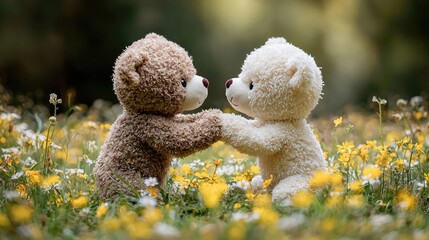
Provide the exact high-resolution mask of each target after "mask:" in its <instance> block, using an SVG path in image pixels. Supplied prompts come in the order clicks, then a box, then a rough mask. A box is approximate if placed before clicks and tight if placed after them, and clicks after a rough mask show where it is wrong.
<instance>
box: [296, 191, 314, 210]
mask: <svg viewBox="0 0 429 240" xmlns="http://www.w3.org/2000/svg"><path fill="white" fill-rule="evenodd" d="M314 199H315V197H314V195H313V194H312V193H310V192H307V191H299V192H297V193H296V195H295V196H293V197H292V203H293V205H294V206H296V207H299V208H307V207H309V206H310V205H311V204H312V203H313V202H314Z"/></svg>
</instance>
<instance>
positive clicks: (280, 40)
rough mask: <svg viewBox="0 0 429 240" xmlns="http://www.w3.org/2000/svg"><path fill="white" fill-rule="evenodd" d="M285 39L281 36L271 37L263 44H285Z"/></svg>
mask: <svg viewBox="0 0 429 240" xmlns="http://www.w3.org/2000/svg"><path fill="white" fill-rule="evenodd" d="M285 43H287V42H286V39H284V38H282V37H272V38H269V39H268V40H267V41H266V42H265V45H271V44H285Z"/></svg>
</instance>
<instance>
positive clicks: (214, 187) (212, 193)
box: [198, 183, 228, 208]
mask: <svg viewBox="0 0 429 240" xmlns="http://www.w3.org/2000/svg"><path fill="white" fill-rule="evenodd" d="M198 189H199V191H200V194H201V197H202V199H203V203H204V205H205V206H206V207H207V208H216V207H217V206H218V205H219V201H220V199H221V197H222V196H223V194H224V193H225V192H226V191H227V190H228V185H226V184H225V183H213V184H210V183H202V184H201V185H200V186H199V188H198Z"/></svg>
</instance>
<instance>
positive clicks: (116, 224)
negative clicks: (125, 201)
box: [101, 217, 121, 232]
mask: <svg viewBox="0 0 429 240" xmlns="http://www.w3.org/2000/svg"><path fill="white" fill-rule="evenodd" d="M120 228H121V220H119V219H117V218H113V217H109V218H106V219H104V221H103V223H102V224H101V229H102V230H103V231H106V232H114V231H117V230H119V229H120Z"/></svg>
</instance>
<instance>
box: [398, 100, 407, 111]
mask: <svg viewBox="0 0 429 240" xmlns="http://www.w3.org/2000/svg"><path fill="white" fill-rule="evenodd" d="M396 106H398V107H399V108H401V109H402V108H404V107H405V106H407V101H405V100H404V99H402V98H401V99H398V101H396Z"/></svg>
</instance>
